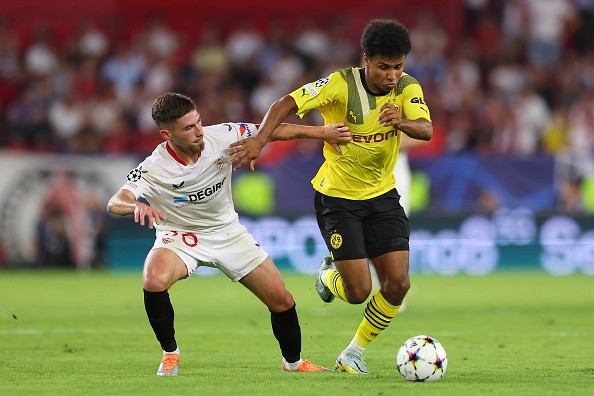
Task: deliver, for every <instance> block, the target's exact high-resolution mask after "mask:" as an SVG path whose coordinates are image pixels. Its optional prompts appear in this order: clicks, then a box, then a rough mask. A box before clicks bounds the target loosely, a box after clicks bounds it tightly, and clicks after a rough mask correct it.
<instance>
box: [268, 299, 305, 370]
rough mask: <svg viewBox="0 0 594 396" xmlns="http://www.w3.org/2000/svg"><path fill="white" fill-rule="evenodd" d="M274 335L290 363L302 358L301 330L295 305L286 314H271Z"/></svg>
mask: <svg viewBox="0 0 594 396" xmlns="http://www.w3.org/2000/svg"><path fill="white" fill-rule="evenodd" d="M270 322H271V323H272V333H273V334H274V336H275V337H276V339H277V340H278V345H279V346H280V349H281V353H282V355H283V357H284V358H285V360H286V361H287V362H288V363H294V362H296V361H298V360H299V359H300V358H301V328H300V327H299V318H298V317H297V310H296V309H295V305H293V307H292V308H290V309H288V310H286V311H284V312H272V311H271V312H270Z"/></svg>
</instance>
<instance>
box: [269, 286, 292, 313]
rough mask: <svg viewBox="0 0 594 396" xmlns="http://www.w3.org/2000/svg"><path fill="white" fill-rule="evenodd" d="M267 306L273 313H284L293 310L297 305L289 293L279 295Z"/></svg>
mask: <svg viewBox="0 0 594 396" xmlns="http://www.w3.org/2000/svg"><path fill="white" fill-rule="evenodd" d="M266 305H268V308H269V309H270V310H271V311H273V312H284V311H286V310H288V309H291V308H293V305H295V300H294V299H293V296H292V295H291V293H289V292H288V291H287V292H285V293H282V294H278V295H277V297H276V298H275V299H274V300H273V301H270V302H269V303H268V304H266Z"/></svg>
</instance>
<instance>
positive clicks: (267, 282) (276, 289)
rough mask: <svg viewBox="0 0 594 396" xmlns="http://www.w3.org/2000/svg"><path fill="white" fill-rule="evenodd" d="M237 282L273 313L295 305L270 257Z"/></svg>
mask: <svg viewBox="0 0 594 396" xmlns="http://www.w3.org/2000/svg"><path fill="white" fill-rule="evenodd" d="M239 282H240V283H241V284H242V285H244V286H245V287H246V288H248V289H249V290H250V291H251V292H252V293H254V295H255V296H256V297H258V298H259V299H260V301H262V302H263V303H264V304H265V305H266V306H267V307H268V308H269V309H270V310H271V311H273V312H282V311H286V310H287V309H289V308H291V307H292V306H293V304H294V303H295V302H294V300H293V296H291V293H289V291H288V290H287V288H286V286H285V282H284V280H283V278H282V276H281V274H280V272H279V270H278V268H277V267H276V266H275V265H274V263H273V261H272V259H271V258H270V257H267V258H266V259H265V260H264V262H262V264H260V265H258V266H257V267H256V268H254V269H253V270H252V271H251V272H250V273H249V274H247V275H246V276H244V277H243V278H241V280H240V281H239Z"/></svg>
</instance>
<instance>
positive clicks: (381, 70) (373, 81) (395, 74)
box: [363, 55, 406, 95]
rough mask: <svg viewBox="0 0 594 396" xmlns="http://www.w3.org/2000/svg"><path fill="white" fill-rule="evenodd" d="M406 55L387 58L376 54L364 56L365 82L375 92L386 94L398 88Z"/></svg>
mask: <svg viewBox="0 0 594 396" xmlns="http://www.w3.org/2000/svg"><path fill="white" fill-rule="evenodd" d="M405 59H406V56H405V55H402V56H399V57H396V58H387V57H383V56H380V55H376V56H374V57H373V58H368V57H367V55H364V56H363V62H364V65H365V83H366V84H367V87H368V88H369V89H370V90H371V92H372V93H374V94H379V95H384V94H387V93H388V92H390V91H391V90H392V89H394V88H396V84H398V80H400V76H401V75H402V72H403V71H404V61H405Z"/></svg>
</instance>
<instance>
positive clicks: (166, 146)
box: [165, 142, 202, 166]
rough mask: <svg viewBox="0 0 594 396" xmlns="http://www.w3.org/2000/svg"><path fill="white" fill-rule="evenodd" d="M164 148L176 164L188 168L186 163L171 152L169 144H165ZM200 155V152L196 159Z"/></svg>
mask: <svg viewBox="0 0 594 396" xmlns="http://www.w3.org/2000/svg"><path fill="white" fill-rule="evenodd" d="M165 148H166V149H167V152H168V153H169V155H171V156H172V157H173V159H174V160H176V161H177V162H179V163H180V164H182V165H183V166H188V164H187V163H186V161H184V160H182V159H181V158H179V157H178V155H177V154H175V151H173V149H172V148H171V146H170V145H169V142H165ZM201 155H202V152H200V154H198V158H200V156H201Z"/></svg>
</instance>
